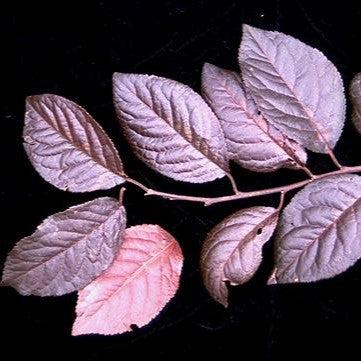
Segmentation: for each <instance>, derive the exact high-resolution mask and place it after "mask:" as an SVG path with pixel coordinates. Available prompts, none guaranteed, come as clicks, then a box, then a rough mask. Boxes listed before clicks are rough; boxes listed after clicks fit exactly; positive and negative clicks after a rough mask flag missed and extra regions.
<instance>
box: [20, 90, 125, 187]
mask: <svg viewBox="0 0 361 361" xmlns="http://www.w3.org/2000/svg"><path fill="white" fill-rule="evenodd" d="M23 138H24V148H25V151H26V153H27V155H28V158H29V160H30V161H31V163H32V164H33V166H34V168H35V169H36V170H37V172H38V173H39V174H40V175H41V176H42V177H43V178H44V179H45V180H46V181H47V182H49V183H50V184H52V185H54V186H55V187H57V188H59V189H62V190H69V191H71V192H88V191H94V190H99V189H108V188H112V187H114V186H115V185H117V184H120V183H123V182H124V178H123V176H124V174H123V166H122V163H121V160H120V158H119V155H118V153H117V151H116V150H115V148H114V145H113V143H112V141H111V140H110V139H109V137H108V136H107V134H106V133H105V131H104V130H103V129H102V128H101V127H100V125H99V124H98V123H97V122H96V121H95V120H94V119H93V118H92V117H91V115H89V114H88V113H87V112H86V111H85V110H84V109H83V108H82V107H80V106H79V105H77V104H76V103H74V102H72V101H70V100H68V99H66V98H63V97H60V96H58V95H53V94H43V95H35V96H31V97H28V98H27V100H26V113H25V125H24V130H23Z"/></svg>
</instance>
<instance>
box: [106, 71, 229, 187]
mask: <svg viewBox="0 0 361 361" xmlns="http://www.w3.org/2000/svg"><path fill="white" fill-rule="evenodd" d="M113 94H114V104H115V108H116V111H117V114H118V118H119V120H120V123H121V125H122V128H123V131H124V133H125V135H126V137H127V139H128V141H129V142H130V144H131V146H132V147H133V150H134V152H135V153H136V155H137V156H138V157H139V158H140V159H141V160H142V161H144V162H145V163H146V164H148V166H149V167H151V168H153V169H154V170H156V171H158V172H159V173H161V174H163V175H166V176H168V177H170V178H173V179H175V180H181V181H185V182H191V183H204V182H208V181H212V180H214V179H217V178H221V177H223V176H224V175H225V172H226V171H227V170H228V163H227V160H226V157H225V140H224V136H223V132H222V129H221V127H220V124H219V122H218V119H217V118H216V116H215V115H214V114H213V112H212V111H211V109H210V108H209V107H208V105H207V104H206V103H205V102H204V101H203V99H202V98H201V97H200V96H199V95H198V94H196V93H195V92H194V91H193V90H192V89H190V88H189V87H187V86H185V85H183V84H180V83H178V82H176V81H173V80H169V79H165V78H160V77H157V76H148V75H137V74H120V73H115V74H114V77H113Z"/></svg>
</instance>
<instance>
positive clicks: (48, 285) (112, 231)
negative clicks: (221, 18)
mask: <svg viewBox="0 0 361 361" xmlns="http://www.w3.org/2000/svg"><path fill="white" fill-rule="evenodd" d="M125 226H126V214H125V209H124V207H123V206H122V205H121V204H120V203H119V201H118V200H116V199H114V198H109V197H106V198H97V199H95V200H93V201H91V202H88V203H83V204H80V205H77V206H74V207H71V208H69V209H67V210H65V211H64V212H60V213H56V214H54V215H52V216H50V217H49V218H47V219H45V220H44V221H43V222H42V223H41V224H40V225H39V226H38V228H37V230H36V231H35V232H34V233H33V234H32V235H31V236H29V237H25V238H23V239H22V240H21V241H20V242H19V243H18V244H17V245H16V246H15V247H14V248H13V250H12V251H11V252H10V253H9V255H8V257H7V259H6V263H5V268H4V272H3V278H2V285H5V286H12V287H14V288H15V289H16V290H17V291H18V292H19V293H20V294H22V295H30V294H32V295H38V296H58V295H62V294H65V293H69V292H73V291H76V290H79V289H82V288H84V287H85V286H86V285H87V284H89V283H90V282H91V281H92V280H94V279H95V278H96V277H97V276H98V275H99V274H101V273H102V272H103V271H104V270H105V269H107V268H108V267H109V265H110V264H111V263H112V262H113V259H114V257H115V255H116V253H117V250H118V247H119V244H120V242H121V240H122V237H123V233H124V230H125Z"/></svg>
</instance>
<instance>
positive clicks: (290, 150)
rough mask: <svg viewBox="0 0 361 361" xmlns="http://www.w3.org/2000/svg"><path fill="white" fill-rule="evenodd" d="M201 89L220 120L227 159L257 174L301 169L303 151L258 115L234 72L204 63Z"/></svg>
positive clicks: (304, 158) (304, 157) (303, 162)
mask: <svg viewBox="0 0 361 361" xmlns="http://www.w3.org/2000/svg"><path fill="white" fill-rule="evenodd" d="M202 90H203V95H204V97H205V99H206V100H207V102H208V104H209V106H210V107H211V108H212V109H213V111H214V112H215V114H216V115H217V117H218V119H219V120H220V123H221V126H222V128H223V132H224V135H225V138H226V145H227V151H228V154H229V158H230V159H232V160H234V161H236V162H237V163H238V164H239V165H241V166H242V167H244V168H247V169H250V170H253V171H256V172H257V171H258V172H272V171H274V170H276V169H278V168H281V167H288V168H301V167H303V166H304V164H305V163H306V160H307V154H306V152H305V151H304V149H303V148H302V147H301V146H300V145H298V144H297V143H296V142H294V141H292V140H290V139H288V138H287V137H286V136H284V135H283V134H282V133H281V132H279V131H278V130H277V129H276V128H275V127H273V126H272V125H271V124H269V123H268V122H267V121H266V120H265V119H264V118H263V117H262V115H260V114H259V112H258V109H257V107H256V105H255V103H254V101H253V100H252V99H251V97H250V96H249V95H248V94H246V92H245V89H244V86H243V84H242V81H241V78H240V76H239V75H238V74H237V73H235V72H232V71H229V70H225V69H221V68H218V67H216V66H214V65H211V64H207V63H206V64H205V65H204V67H203V72H202Z"/></svg>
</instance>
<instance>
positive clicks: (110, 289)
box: [72, 225, 183, 336]
mask: <svg viewBox="0 0 361 361" xmlns="http://www.w3.org/2000/svg"><path fill="white" fill-rule="evenodd" d="M182 264H183V255H182V251H181V249H180V247H179V244H178V242H177V241H176V240H175V239H174V238H173V237H172V236H171V235H170V234H169V233H168V232H166V231H165V230H164V229H162V228H161V227H159V226H154V225H141V226H134V227H131V228H128V229H127V230H126V232H125V236H124V242H123V244H122V246H121V247H120V249H119V252H118V255H117V258H116V260H115V261H114V262H113V264H112V265H111V267H110V268H109V269H107V270H106V271H105V272H104V273H103V274H102V275H100V276H99V277H98V278H97V279H96V280H95V281H93V282H92V283H91V284H90V285H88V286H87V287H86V288H85V289H84V290H82V291H80V292H79V297H78V303H77V307H76V314H77V317H76V320H75V322H74V325H73V331H72V335H73V336H75V335H82V334H89V333H98V334H104V335H113V334H118V333H123V332H127V331H131V325H133V324H136V325H137V326H138V327H141V326H143V325H146V324H147V323H149V322H150V321H151V320H152V319H153V318H154V317H155V316H156V315H157V314H158V313H159V312H160V311H161V310H162V309H163V308H164V306H165V305H166V304H167V303H168V302H169V300H170V299H171V298H172V297H173V296H174V294H175V292H176V291H177V289H178V286H179V278H180V273H181V269H182ZM150 284H151V285H152V286H150ZM114 315H117V317H114Z"/></svg>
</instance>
